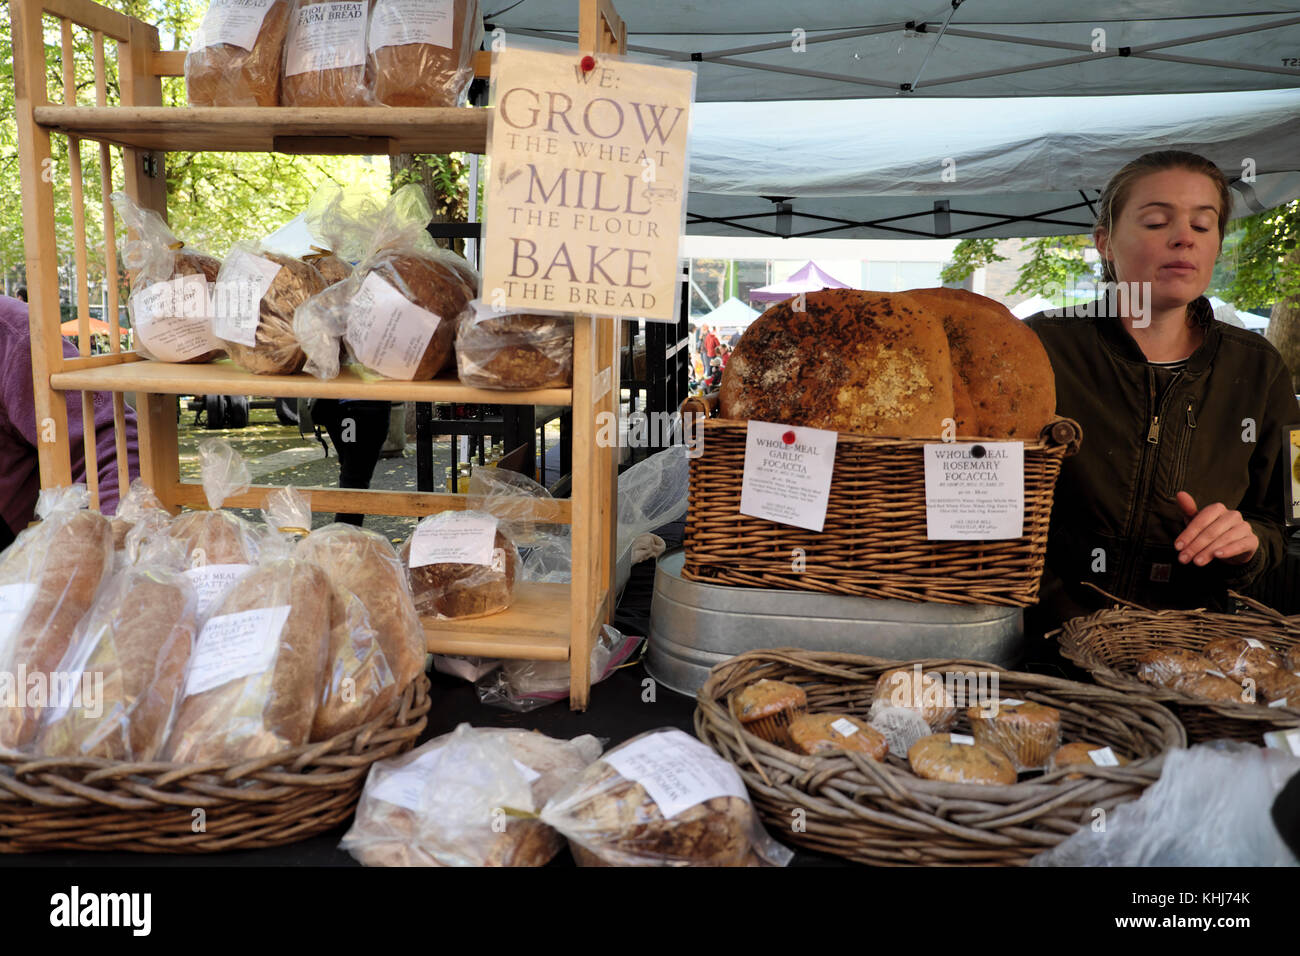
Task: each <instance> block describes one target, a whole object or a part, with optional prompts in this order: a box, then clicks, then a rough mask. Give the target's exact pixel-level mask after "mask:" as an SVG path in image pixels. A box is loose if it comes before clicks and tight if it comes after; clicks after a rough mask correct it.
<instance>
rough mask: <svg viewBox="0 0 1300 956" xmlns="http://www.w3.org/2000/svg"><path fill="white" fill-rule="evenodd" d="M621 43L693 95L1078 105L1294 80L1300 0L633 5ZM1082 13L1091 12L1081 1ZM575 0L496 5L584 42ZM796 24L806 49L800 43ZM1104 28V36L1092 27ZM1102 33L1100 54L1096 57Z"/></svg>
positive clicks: (623, 8)
mask: <svg viewBox="0 0 1300 956" xmlns="http://www.w3.org/2000/svg"><path fill="white" fill-rule="evenodd" d="M616 6H617V7H618V9H619V14H620V15H621V16H622V17H623V18H624V20H625V21H626V23H627V29H628V50H629V52H633V53H640V54H643V55H648V56H652V57H664V58H667V59H671V60H678V61H684V62H695V63H696V65H697V68H698V70H699V85H698V91H697V96H698V99H699V101H700V102H715V101H734V100H808V99H844V98H859V97H867V96H900V95H905V96H907V97H909V98H916V97H933V96H939V97H954V96H979V97H1000V96H1081V95H1108V94H1122V93H1170V92H1183V93H1188V92H1213V91H1227V90H1251V89H1281V88H1288V87H1296V86H1300V0H1264V2H1258V0H1255V2H1251V0H1248V2H1247V3H1244V4H1241V5H1228V6H1225V5H1224V4H1223V3H1222V2H1211V0H1154V2H1145V3H1144V2H1116V0H1098V2H1095V3H1089V4H1086V5H1081V4H1079V3H1077V2H1073V0H1071V2H1066V0H1046V2H1035V3H1033V4H1027V3H1020V2H1010V0H965V2H962V0H957V2H956V5H955V6H954V4H953V3H951V2H933V0H931V2H918V0H910V2H909V0H904V2H883V0H654V2H653V3H636V2H628V0H624V2H623V3H621V4H618V3H616ZM1081 6H1084V7H1086V11H1087V12H1086V14H1084V13H1083V12H1081V10H1080V7H1081ZM575 7H576V4H574V3H573V0H520V2H513V0H487V2H486V3H485V11H486V14H487V16H486V19H487V21H488V24H489V27H500V28H502V29H504V30H505V31H506V34H507V35H510V34H512V33H513V34H516V35H519V36H531V37H534V38H539V39H546V40H551V41H558V42H561V43H574V42H576V35H575V33H574V11H575ZM795 30H801V31H803V40H804V46H805V48H804V49H803V50H802V51H801V52H797V51H796V50H794V49H793V48H792V47H793V45H794V44H793V31H795ZM1097 30H1102V31H1104V37H1103V36H1102V35H1099V34H1097V33H1096V32H1095V31H1097ZM1103 38H1104V46H1105V49H1104V51H1103V50H1100V49H1094V47H1096V46H1098V42H1097V41H1098V40H1099V39H1103Z"/></svg>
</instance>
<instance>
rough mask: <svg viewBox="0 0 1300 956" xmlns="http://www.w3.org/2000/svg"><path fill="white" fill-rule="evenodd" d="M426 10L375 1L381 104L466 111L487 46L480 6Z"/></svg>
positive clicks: (468, 2) (468, 0)
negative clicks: (480, 57) (484, 45)
mask: <svg viewBox="0 0 1300 956" xmlns="http://www.w3.org/2000/svg"><path fill="white" fill-rule="evenodd" d="M450 6H451V8H452V9H451V16H450V17H447V16H446V5H442V6H440V7H433V6H432V5H430V6H429V7H426V8H424V9H421V7H420V6H419V5H418V4H414V3H412V2H411V0H375V5H374V9H373V10H372V11H371V14H370V19H371V25H370V68H371V73H372V74H373V76H374V89H375V98H376V99H377V100H378V101H379V102H380V103H383V104H384V105H385V106H460V105H462V103H463V102H464V97H465V93H466V91H467V90H468V89H469V85H470V82H471V81H472V80H473V79H474V54H475V52H476V51H477V50H478V48H479V45H480V44H481V43H482V42H483V15H482V13H481V11H480V10H479V3H478V0H452V3H451V4H450Z"/></svg>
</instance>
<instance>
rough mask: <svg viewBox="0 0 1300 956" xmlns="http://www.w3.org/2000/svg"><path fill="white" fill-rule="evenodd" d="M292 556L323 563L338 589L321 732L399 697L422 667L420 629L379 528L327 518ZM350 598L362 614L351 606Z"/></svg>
mask: <svg viewBox="0 0 1300 956" xmlns="http://www.w3.org/2000/svg"><path fill="white" fill-rule="evenodd" d="M294 556H295V557H297V558H299V559H301V560H303V561H308V562H311V563H312V564H314V565H316V566H317V567H319V568H320V569H321V570H322V571H324V572H325V574H326V575H327V576H328V577H329V579H330V583H331V585H332V586H333V589H334V592H335V593H334V595H333V601H334V602H335V610H334V612H333V622H332V633H331V637H330V655H329V658H330V664H329V669H328V675H327V680H326V694H325V699H324V700H323V701H322V703H321V707H320V710H319V711H318V712H317V714H316V721H315V726H314V727H313V729H312V739H313V740H325V739H328V738H329V737H332V736H334V735H335V734H338V733H342V732H343V731H345V730H350V729H351V728H352V727H355V726H358V725H360V724H363V723H365V722H366V721H368V720H373V719H374V718H375V717H377V716H379V715H381V714H383V713H386V712H387V711H389V710H391V709H392V708H393V707H394V706H395V705H396V704H397V701H398V698H399V697H400V696H401V693H402V691H403V690H404V689H405V688H406V685H407V684H409V683H410V682H411V681H413V680H414V679H415V678H416V676H417V675H418V674H419V673H420V672H421V671H422V670H423V669H424V658H425V640H424V630H423V628H422V627H421V626H420V619H419V618H418V617H417V616H416V613H415V605H414V603H413V599H412V597H411V587H410V583H409V582H408V580H407V577H406V573H405V569H404V567H403V565H402V562H401V561H400V560H399V559H398V557H397V554H396V552H395V551H394V550H393V546H392V545H391V544H389V543H388V539H387V538H385V537H384V536H383V535H381V534H376V533H375V532H373V531H367V530H366V529H364V528H358V527H355V526H353V525H349V524H331V525H326V526H325V527H324V528H318V529H317V530H315V531H313V532H312V533H311V534H309V535H307V537H305V538H303V539H302V540H301V541H299V542H298V545H297V547H296V549H295V551H294ZM353 602H357V603H358V604H359V605H360V611H361V617H362V619H363V621H362V622H358V621H357V620H356V618H357V614H356V612H355V609H353V610H351V611H350V610H349V607H350V605H352V603H353ZM363 623H364V624H367V625H368V626H362V625H363ZM368 635H373V639H370V638H369V637H368ZM345 682H348V683H345ZM344 688H347V689H348V692H347V693H344V692H343V690H344Z"/></svg>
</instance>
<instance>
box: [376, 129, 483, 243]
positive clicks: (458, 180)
mask: <svg viewBox="0 0 1300 956" xmlns="http://www.w3.org/2000/svg"><path fill="white" fill-rule="evenodd" d="M389 163H390V171H391V179H392V189H393V191H394V192H396V191H397V190H398V189H401V188H402V187H403V186H405V185H407V184H408V183H419V184H420V186H421V187H422V188H423V189H424V195H425V196H426V197H427V198H428V200H429V208H430V209H432V210H433V221H434V222H467V221H468V220H469V162H468V160H467V158H466V156H465V154H464V153H451V154H449V155H446V156H435V155H422V154H421V155H416V154H413V153H399V154H397V155H396V156H391V157H389ZM482 185H483V180H482V177H480V180H479V188H480V194H479V199H480V205H479V209H480V210H481V209H482V208H483V207H482V203H481V201H482V192H481V190H482ZM437 242H438V245H440V246H442V247H443V248H447V249H452V250H454V251H456V252H457V253H459V254H461V255H464V254H465V240H464V239H439V240H437Z"/></svg>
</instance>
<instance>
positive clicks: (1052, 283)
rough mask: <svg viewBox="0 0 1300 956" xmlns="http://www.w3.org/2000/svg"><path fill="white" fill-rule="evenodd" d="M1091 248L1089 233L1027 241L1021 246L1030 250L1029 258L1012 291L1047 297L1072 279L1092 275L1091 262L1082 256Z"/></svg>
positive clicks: (1064, 286)
mask: <svg viewBox="0 0 1300 956" xmlns="http://www.w3.org/2000/svg"><path fill="white" fill-rule="evenodd" d="M1091 248H1092V237H1091V236H1044V237H1041V238H1038V239H1029V240H1026V241H1025V243H1024V244H1023V245H1022V246H1021V249H1022V250H1023V249H1028V250H1029V251H1030V259H1029V261H1028V262H1026V263H1025V264H1024V265H1023V266H1021V267H1020V278H1019V279H1017V280H1016V284H1015V285H1014V286H1012V287H1011V291H1012V292H1013V293H1017V292H1023V293H1025V294H1026V295H1034V294H1039V295H1049V296H1050V295H1054V294H1056V293H1058V292H1060V290H1062V289H1064V288H1066V287H1067V286H1068V285H1069V284H1070V283H1071V282H1072V281H1073V280H1075V279H1081V278H1084V277H1085V276H1090V275H1092V265H1091V264H1090V263H1089V262H1087V261H1086V260H1085V259H1084V252H1085V251H1087V250H1088V249H1091Z"/></svg>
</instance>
